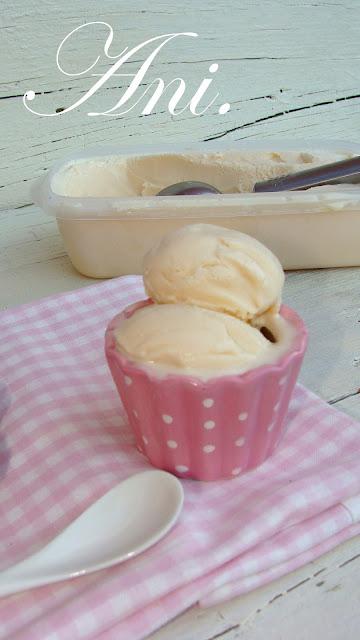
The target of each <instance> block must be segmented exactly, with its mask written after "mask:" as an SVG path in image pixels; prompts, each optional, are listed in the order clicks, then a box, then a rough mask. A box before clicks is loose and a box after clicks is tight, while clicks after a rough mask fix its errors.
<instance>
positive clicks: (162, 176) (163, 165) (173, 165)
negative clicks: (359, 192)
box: [51, 151, 352, 198]
mask: <svg viewBox="0 0 360 640" xmlns="http://www.w3.org/2000/svg"><path fill="white" fill-rule="evenodd" d="M351 155H352V154H338V153H330V152H328V151H327V152H319V153H307V152H302V153H301V152H291V151H287V152H276V151H274V152H259V151H258V152H250V151H247V152H245V151H242V152H241V151H224V152H209V153H195V152H193V153H178V154H174V153H161V154H151V155H143V156H122V155H118V156H115V155H109V156H102V157H96V156H95V157H93V158H83V159H81V160H75V161H70V162H69V163H67V164H65V165H64V166H63V167H62V168H61V170H60V171H59V172H57V173H56V174H55V175H54V176H53V178H52V184H51V187H52V189H53V191H54V192H55V193H57V194H59V195H65V196H71V197H106V198H109V197H120V198H122V197H124V198H126V197H131V198H133V197H137V196H154V195H156V194H157V193H158V192H159V191H160V190H161V189H163V188H164V187H167V186H169V185H170V184H174V183H176V182H182V181H184V180H199V181H202V182H207V183H209V184H211V185H213V186H214V187H216V188H217V189H219V191H221V192H222V193H244V192H250V191H252V189H253V186H254V184H255V182H257V181H259V180H267V179H269V178H276V177H277V176H282V175H285V174H287V173H295V172H296V171H303V170H304V169H310V168H312V167H315V166H318V165H321V164H326V163H329V162H336V161H338V160H344V159H345V158H347V157H351Z"/></svg>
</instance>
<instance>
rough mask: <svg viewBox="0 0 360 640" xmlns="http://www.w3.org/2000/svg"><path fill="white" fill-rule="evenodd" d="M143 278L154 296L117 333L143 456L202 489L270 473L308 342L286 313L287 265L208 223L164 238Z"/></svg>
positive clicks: (115, 371) (121, 318)
mask: <svg viewBox="0 0 360 640" xmlns="http://www.w3.org/2000/svg"><path fill="white" fill-rule="evenodd" d="M143 277H144V284H145V289H146V292H147V294H148V295H149V297H150V299H148V300H143V301H140V302H138V303H136V304H135V305H131V306H130V307H127V308H126V309H125V310H123V311H122V312H121V313H119V314H118V315H117V316H115V317H114V318H113V319H112V320H111V322H110V323H109V325H108V327H107V330H106V336H105V352H106V357H107V361H108V364H109V368H110V371H111V374H112V377H113V380H114V382H115V384H116V387H117V389H118V392H119V395H120V397H121V400H122V403H123V405H124V408H125V410H126V413H127V415H128V419H129V422H130V425H131V427H132V429H133V432H134V435H135V441H136V445H137V448H138V449H139V450H140V451H141V452H142V453H144V455H145V456H146V457H147V458H148V460H149V461H150V462H151V463H152V464H153V465H154V466H155V467H158V468H161V469H165V470H167V471H170V472H171V473H173V474H175V475H178V476H180V477H185V478H193V479H196V480H221V479H225V478H234V477H236V476H238V475H239V474H241V473H243V472H246V471H248V470H250V469H252V468H254V467H257V466H259V465H260V464H262V463H263V462H264V461H265V460H266V459H267V458H268V457H269V456H270V455H271V454H272V453H273V451H274V450H275V448H276V446H277V445H278V443H279V441H280V440H281V437H282V435H283V433H284V431H285V428H286V421H285V418H286V414H287V409H288V405H289V401H290V397H291V394H292V391H293V388H294V385H295V382H296V379H297V375H298V372H299V369H300V366H301V363H302V359H303V356H304V352H305V348H306V341H307V340H306V337H307V332H306V329H305V326H304V323H303V322H302V320H301V319H300V318H299V316H298V315H297V314H296V313H295V312H294V311H292V310H291V309H289V308H287V307H285V306H284V305H281V291H282V285H283V280H284V274H283V270H282V267H281V264H280V263H279V261H278V260H277V258H276V257H275V256H274V254H272V252H271V251H270V250H269V249H267V248H266V247H265V246H264V245H262V244H261V243H260V242H258V241H257V240H255V239H254V238H251V237H250V236H247V235H245V234H242V233H240V232H238V231H234V230H231V229H225V228H222V227H217V226H214V225H205V224H199V225H189V226H187V227H182V228H180V229H177V230H175V231H173V232H170V233H169V234H167V235H166V236H164V238H163V239H162V240H161V241H160V243H159V244H158V245H156V246H155V247H154V249H153V250H152V251H150V252H149V254H148V255H147V257H146V258H145V261H144V276H143ZM264 327H266V330H267V331H265V330H264Z"/></svg>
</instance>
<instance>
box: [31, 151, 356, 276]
mask: <svg viewBox="0 0 360 640" xmlns="http://www.w3.org/2000/svg"><path fill="white" fill-rule="evenodd" d="M359 154H360V144H355V143H349V142H335V141H334V142H329V141H312V142H305V141H297V142H295V141H294V142H289V141H274V140H272V141H269V142H260V141H253V142H249V141H240V142H231V143H228V144H222V145H221V144H219V143H215V142H214V143H199V144H197V145H193V146H191V147H189V146H185V145H183V146H180V145H171V147H170V146H166V145H163V146H161V147H159V146H157V147H155V146H152V147H150V146H149V147H131V148H127V149H126V148H123V147H120V146H119V147H106V148H99V149H97V148H93V149H90V150H88V151H84V152H79V153H77V154H73V155H72V156H70V157H68V158H66V159H64V160H62V161H60V162H58V163H56V164H55V165H54V166H53V167H52V169H51V170H50V171H49V172H48V173H47V174H46V175H45V177H44V178H42V179H41V181H39V182H38V184H37V185H36V186H35V188H34V192H33V196H34V201H35V202H36V203H37V204H38V205H39V206H40V207H41V208H42V209H43V210H44V211H46V212H47V213H49V214H51V215H53V216H55V217H56V220H57V223H58V227H59V230H60V232H61V234H62V236H63V239H64V243H65V247H66V250H67V252H68V254H69V257H70V259H71V261H72V263H73V265H74V266H75V268H76V269H77V270H78V271H80V272H81V273H83V274H84V275H87V276H90V277H93V278H108V277H113V276H119V275H126V274H138V273H141V266H142V260H143V257H144V255H145V254H146V253H147V251H148V250H149V249H150V248H151V247H152V246H153V245H154V243H156V242H157V241H158V240H159V239H160V238H161V237H162V236H163V235H164V234H165V233H167V232H168V231H170V230H172V229H175V228H178V227H181V226H184V225H188V224H190V223H201V222H203V223H204V222H205V223H211V224H216V225H221V226H223V227H229V228H233V229H238V230H240V231H243V232H244V233H247V234H250V235H252V236H254V237H255V238H257V239H258V240H260V241H261V242H263V243H264V244H266V245H267V246H268V247H269V248H270V249H271V250H272V251H273V252H274V253H275V254H276V255H277V256H278V257H279V259H280V261H281V263H282V265H283V267H284V268H285V269H306V268H322V267H342V266H357V265H360V245H359V238H360V185H350V184H349V185H344V184H342V185H332V186H327V187H315V188H313V189H308V190H306V191H297V192H295V191H293V192H290V191H289V192H282V193H252V188H253V185H254V183H255V182H257V181H259V180H264V179H266V178H271V177H275V176H278V175H284V174H286V173H289V172H292V171H300V170H302V169H304V168H310V167H311V166H315V165H319V164H325V163H326V162H334V161H337V160H341V159H344V158H348V157H351V156H353V155H359ZM183 180H199V181H202V182H207V183H210V184H212V185H214V186H215V187H217V188H218V189H219V190H220V191H221V192H222V193H221V194H220V195H206V196H205V195H204V196H202V195H196V196H166V197H159V196H157V195H156V194H157V193H158V192H159V191H160V190H161V189H162V188H164V187H165V186H168V185H169V184H172V183H175V182H180V181H183Z"/></svg>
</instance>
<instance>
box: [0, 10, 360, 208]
mask: <svg viewBox="0 0 360 640" xmlns="http://www.w3.org/2000/svg"><path fill="white" fill-rule="evenodd" d="M150 4H151V7H150V8H147V7H148V6H149V5H150ZM3 5H5V11H3V12H2V15H1V17H0V20H1V22H2V24H1V25H0V26H1V27H2V28H1V34H2V40H1V49H0V52H1V57H0V60H1V61H2V78H1V84H0V96H1V97H2V98H3V99H2V101H1V109H0V130H1V132H2V135H1V148H2V149H6V154H4V155H2V157H1V161H0V186H1V187H2V188H1V189H0V194H1V195H0V207H1V206H2V207H11V206H17V205H20V204H25V203H29V202H30V198H29V186H30V185H31V183H32V181H33V180H34V178H35V177H37V176H39V175H41V174H42V173H43V172H44V170H45V169H46V168H48V167H49V166H50V165H51V164H52V163H53V162H54V160H55V159H57V158H60V157H62V156H63V155H64V154H65V153H68V152H70V151H72V150H75V149H77V148H79V147H83V146H87V147H88V146H91V145H99V144H103V143H112V142H114V143H121V142H124V143H126V144H128V143H129V142H131V141H134V142H136V141H139V139H141V141H142V142H144V143H155V142H158V140H159V137H160V138H161V139H163V140H165V139H166V140H167V141H169V142H171V141H172V140H176V141H187V142H188V141H189V140H192V141H199V140H206V139H208V138H213V137H217V136H223V137H225V136H226V137H227V139H229V140H231V139H239V138H252V137H257V138H262V137H296V138H303V137H312V138H333V139H350V140H351V139H352V138H353V137H354V136H355V137H356V136H357V135H358V133H359V128H360V109H359V105H360V93H359V82H358V78H359V72H358V69H359V48H358V40H359V28H358V21H359V3H358V0H346V2H345V0H341V1H340V2H335V1H334V2H332V1H330V2H327V3H323V2H319V3H317V2H313V3H311V2H309V1H308V0H296V1H295V2H293V1H292V0H267V1H265V2H262V1H260V0H258V1H255V2H253V1H251V0H242V1H241V2H234V1H233V0H211V1H210V2H209V1H207V2H205V1H204V0H198V1H197V2H193V0H183V1H182V2H181V3H176V2H169V1H166V0H161V1H159V0H157V1H156V0H155V2H152V3H148V2H145V3H143V2H142V3H139V2H133V1H132V0H125V1H124V0H121V1H117V2H114V1H111V0H106V1H105V2H103V3H102V5H101V6H102V11H101V15H99V4H98V3H97V2H96V1H95V0H90V1H87V2H85V0H74V1H71V2H70V0H67V1H65V2H62V3H58V2H57V1H56V0H47V1H46V2H41V3H39V2H37V1H36V0H28V1H27V2H25V1H24V0H15V1H13V2H10V0H7V1H5V2H3ZM144 7H145V8H144ZM91 20H103V21H108V22H109V23H110V24H111V25H112V26H113V29H114V33H115V37H114V43H113V49H112V50H111V51H114V52H115V53H117V52H118V51H121V50H122V48H123V47H124V46H125V45H132V46H134V45H136V44H139V43H140V42H143V41H145V40H146V39H148V38H151V37H154V36H155V35H160V34H162V33H169V32H173V31H176V32H181V31H189V30H190V31H194V32H196V33H198V34H199V37H198V38H188V39H186V38H183V39H178V40H174V41H173V42H172V43H171V44H170V45H169V46H168V47H167V48H164V50H163V51H162V52H161V55H160V56H159V57H158V58H157V59H156V60H155V63H154V66H153V70H152V71H151V72H150V74H149V81H150V80H152V79H154V78H156V77H158V76H161V77H163V78H164V80H165V81H169V80H171V79H172V78H174V77H177V76H181V77H184V79H185V80H186V82H187V85H188V88H189V94H188V97H190V96H191V95H192V93H191V92H190V89H191V88H192V89H193V90H194V88H195V87H197V86H198V84H199V83H200V81H201V79H202V78H203V77H205V76H206V75H207V76H209V73H208V68H209V65H210V64H211V62H213V61H215V62H218V63H219V71H218V72H217V74H216V75H215V76H214V82H213V87H214V89H213V93H211V91H212V89H211V91H210V90H209V96H210V95H214V94H215V93H216V92H217V91H218V92H219V94H220V96H219V99H218V100H217V101H216V104H214V106H213V108H211V109H209V111H207V112H206V113H205V114H204V115H203V116H200V117H194V116H193V115H191V114H190V112H189V111H185V112H184V113H183V114H181V115H179V116H176V117H170V115H169V113H168V112H167V109H166V104H167V102H166V101H165V99H161V100H160V101H159V103H158V105H157V106H156V108H155V110H154V114H153V115H150V116H147V117H139V113H140V109H138V110H137V109H135V110H133V111H131V112H130V113H129V114H128V115H127V116H126V117H119V118H107V117H100V118H90V117H88V116H86V115H85V114H86V113H87V111H88V110H89V108H88V105H90V104H91V107H92V108H94V107H96V108H99V110H103V109H105V108H109V107H111V106H113V105H114V104H115V102H116V101H117V99H118V98H119V97H120V95H121V93H120V91H121V90H120V89H119V87H120V86H124V84H123V83H122V82H121V81H122V79H121V78H114V77H113V78H111V79H110V80H109V82H108V83H107V85H106V88H105V87H104V88H103V89H102V90H101V91H100V92H99V94H97V95H96V96H95V97H94V98H93V100H92V102H91V103H86V104H85V105H84V106H83V108H79V110H75V111H72V112H70V113H67V114H63V115H60V116H58V117H53V118H46V117H43V118H41V117H36V116H34V115H32V114H30V113H28V112H27V111H25V109H24V106H23V104H22V96H23V94H24V93H25V91H27V90H29V89H33V90H34V91H38V92H46V94H44V95H43V96H41V97H40V96H38V97H37V98H36V100H35V101H34V107H35V102H36V105H38V108H39V109H40V110H43V111H44V112H51V111H54V110H55V109H56V108H59V107H67V106H69V105H70V104H73V103H74V102H75V100H76V99H77V98H79V97H80V95H81V94H82V93H83V92H85V91H86V90H87V89H88V88H89V87H90V86H91V84H92V83H93V80H94V78H91V77H90V75H89V74H87V75H86V76H84V77H77V78H71V77H68V76H65V75H63V74H61V73H60V71H59V70H58V69H57V67H56V63H55V54H56V50H57V47H58V45H59V44H60V42H61V40H62V39H63V38H64V37H65V36H66V34H67V33H69V32H70V31H71V30H72V29H74V28H75V27H77V26H79V25H80V24H83V23H85V22H89V21H91ZM106 35H107V32H106V29H105V27H104V29H103V30H101V29H97V30H96V31H95V30H94V32H93V35H92V37H90V34H89V35H86V33H85V32H84V34H83V35H82V36H81V37H80V39H79V41H78V43H79V44H76V45H75V44H74V45H73V47H72V49H73V51H74V50H76V60H77V61H78V62H76V64H75V66H74V59H73V60H72V65H73V66H72V68H73V69H74V71H78V70H80V69H81V68H82V69H84V68H86V67H88V66H89V64H91V63H92V62H93V60H94V57H95V55H97V54H98V53H99V54H100V53H101V49H102V46H103V43H104V40H105V38H106ZM66 59H67V60H68V64H70V62H71V59H70V60H69V56H67V58H66ZM138 59H139V57H137V60H138ZM108 66H109V62H108V60H106V59H104V56H102V57H101V59H100V61H99V65H98V67H99V71H98V72H103V71H104V70H105V69H107V68H108ZM127 67H128V72H129V73H133V72H134V71H135V70H136V69H137V68H138V65H136V64H134V63H131V62H129V63H128V64H127ZM224 101H226V102H229V103H230V104H231V109H230V111H229V112H228V113H227V114H226V115H219V114H218V107H219V106H220V104H222V103H223V102H224Z"/></svg>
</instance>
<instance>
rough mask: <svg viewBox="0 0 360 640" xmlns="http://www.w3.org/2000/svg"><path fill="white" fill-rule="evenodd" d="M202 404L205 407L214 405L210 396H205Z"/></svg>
mask: <svg viewBox="0 0 360 640" xmlns="http://www.w3.org/2000/svg"><path fill="white" fill-rule="evenodd" d="M203 405H204V407H205V408H206V409H210V408H211V407H213V406H214V400H213V399H212V398H205V400H203Z"/></svg>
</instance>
